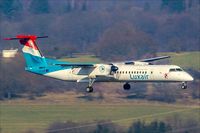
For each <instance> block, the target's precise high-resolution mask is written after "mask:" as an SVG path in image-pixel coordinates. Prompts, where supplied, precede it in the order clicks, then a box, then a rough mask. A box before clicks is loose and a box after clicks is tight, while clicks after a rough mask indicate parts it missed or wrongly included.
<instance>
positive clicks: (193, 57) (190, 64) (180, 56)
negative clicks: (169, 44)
mask: <svg viewBox="0 0 200 133" xmlns="http://www.w3.org/2000/svg"><path fill="white" fill-rule="evenodd" d="M157 55H169V56H171V58H170V59H169V61H170V62H169V63H170V64H174V65H178V66H180V67H183V68H185V69H194V70H197V71H200V51H195V52H179V53H175V52H165V53H157Z"/></svg>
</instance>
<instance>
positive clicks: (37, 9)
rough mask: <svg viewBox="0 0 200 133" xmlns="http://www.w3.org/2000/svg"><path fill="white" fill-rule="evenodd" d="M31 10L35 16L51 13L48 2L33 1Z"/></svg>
mask: <svg viewBox="0 0 200 133" xmlns="http://www.w3.org/2000/svg"><path fill="white" fill-rule="evenodd" d="M29 9H30V12H31V13H33V14H43V13H49V3H48V0H32V1H31V3H30V5H29Z"/></svg>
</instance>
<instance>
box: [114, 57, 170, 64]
mask: <svg viewBox="0 0 200 133" xmlns="http://www.w3.org/2000/svg"><path fill="white" fill-rule="evenodd" d="M166 58H170V56H159V57H154V58H148V59H141V60H136V61H125V62H117V63H124V64H133V63H134V62H153V61H157V60H162V59H166Z"/></svg>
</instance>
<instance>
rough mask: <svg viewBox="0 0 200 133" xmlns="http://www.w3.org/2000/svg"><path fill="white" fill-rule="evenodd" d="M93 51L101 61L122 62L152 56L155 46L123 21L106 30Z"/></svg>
mask: <svg viewBox="0 0 200 133" xmlns="http://www.w3.org/2000/svg"><path fill="white" fill-rule="evenodd" d="M94 50H95V51H96V52H97V54H98V55H100V56H101V57H102V58H103V59H107V60H109V59H115V60H122V59H127V58H133V57H135V58H141V56H143V55H145V54H152V53H153V52H155V45H154V42H153V40H152V39H151V38H150V36H148V35H147V34H145V33H144V32H139V31H137V30H136V29H134V27H133V26H132V25H131V24H130V23H129V22H127V21H124V22H120V23H117V24H115V25H113V26H112V27H111V28H109V29H107V30H106V31H105V32H104V33H103V35H102V37H101V38H100V39H99V41H98V42H97V44H96V46H95V48H94Z"/></svg>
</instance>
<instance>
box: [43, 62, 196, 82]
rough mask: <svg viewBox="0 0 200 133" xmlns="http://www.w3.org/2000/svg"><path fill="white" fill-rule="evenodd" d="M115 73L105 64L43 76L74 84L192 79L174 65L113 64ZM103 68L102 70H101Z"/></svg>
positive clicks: (185, 80) (181, 80) (183, 80)
mask: <svg viewBox="0 0 200 133" xmlns="http://www.w3.org/2000/svg"><path fill="white" fill-rule="evenodd" d="M115 66H117V67H118V70H117V71H116V72H112V73H110V70H109V69H107V65H105V64H97V65H96V67H95V68H68V69H64V70H59V71H54V72H50V73H47V74H45V76H48V77H52V78H56V79H61V80H66V81H75V82H88V80H89V79H90V78H95V82H187V81H192V80H193V78H192V76H191V75H189V74H188V73H187V72H185V71H183V70H182V69H181V68H180V67H178V66H175V65H125V64H115ZM102 67H103V70H102Z"/></svg>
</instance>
